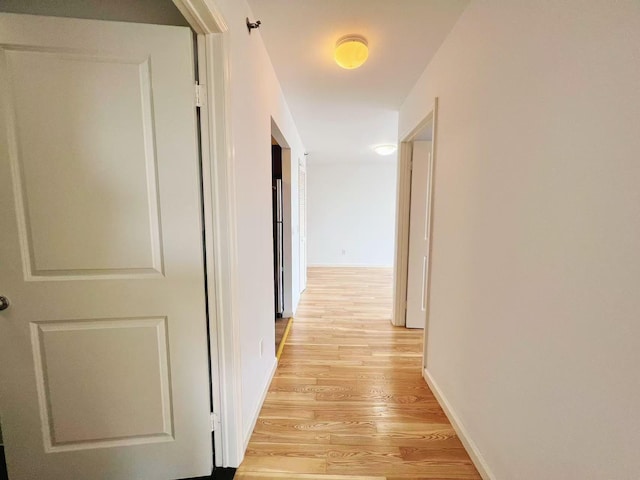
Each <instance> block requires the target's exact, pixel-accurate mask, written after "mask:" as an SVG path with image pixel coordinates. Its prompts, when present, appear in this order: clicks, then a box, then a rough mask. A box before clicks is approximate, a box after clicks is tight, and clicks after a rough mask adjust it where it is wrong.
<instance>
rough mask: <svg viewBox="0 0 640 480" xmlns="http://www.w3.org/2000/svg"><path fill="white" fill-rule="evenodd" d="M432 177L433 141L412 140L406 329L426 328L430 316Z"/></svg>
mask: <svg viewBox="0 0 640 480" xmlns="http://www.w3.org/2000/svg"><path fill="white" fill-rule="evenodd" d="M430 177H431V142H426V141H415V142H413V157H412V170H411V207H410V209H411V210H410V213H409V269H408V280H407V322H406V326H407V328H424V326H425V321H426V315H427V280H428V275H429V272H428V268H429V231H428V230H429V219H428V216H429V211H430V208H429V202H430V197H431V195H430V191H429V186H430V184H431V182H430Z"/></svg>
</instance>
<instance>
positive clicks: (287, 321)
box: [271, 121, 298, 358]
mask: <svg viewBox="0 0 640 480" xmlns="http://www.w3.org/2000/svg"><path fill="white" fill-rule="evenodd" d="M296 166H297V165H296ZM293 167H294V165H293V164H292V157H291V148H290V146H289V143H288V142H287V141H286V139H285V137H284V135H283V134H282V132H281V131H280V129H279V128H278V126H277V125H276V123H275V122H273V121H272V122H271V192H272V197H271V198H272V221H273V294H274V298H273V305H274V313H275V315H274V316H275V318H274V321H275V348H276V357H277V358H280V355H281V354H282V350H283V348H284V344H285V342H286V339H287V335H288V333H289V330H290V328H291V322H292V321H293V312H294V310H295V309H294V298H293V297H294V296H293V288H294V284H295V283H296V282H295V280H294V274H298V272H297V271H296V268H297V267H296V266H295V265H294V264H297V262H295V261H294V260H295V259H294V256H293V253H294V252H293V240H294V234H293V233H294V229H293V220H294V218H293V207H294V203H297V195H296V197H294V189H293V180H294V176H295V180H297V172H296V171H295V170H296V169H295V168H293ZM294 198H295V200H296V202H294ZM296 276H297V275H296Z"/></svg>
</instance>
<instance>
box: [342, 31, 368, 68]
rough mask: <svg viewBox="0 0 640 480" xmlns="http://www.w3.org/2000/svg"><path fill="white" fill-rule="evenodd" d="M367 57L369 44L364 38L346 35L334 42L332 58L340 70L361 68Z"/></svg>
mask: <svg viewBox="0 0 640 480" xmlns="http://www.w3.org/2000/svg"><path fill="white" fill-rule="evenodd" d="M368 57H369V44H368V43H367V40H366V39H365V38H364V37H361V36H359V35H347V36H345V37H342V38H341V39H340V40H338V41H337V42H336V51H335V54H334V58H335V59H336V63H337V64H338V65H340V66H341V67H342V68H346V69H347V70H352V69H354V68H358V67H360V66H362V64H363V63H364V62H366V61H367V58H368Z"/></svg>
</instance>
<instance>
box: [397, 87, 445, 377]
mask: <svg viewBox="0 0 640 480" xmlns="http://www.w3.org/2000/svg"><path fill="white" fill-rule="evenodd" d="M437 119H438V98H437V97H436V98H435V99H434V101H433V105H432V106H431V108H429V109H428V110H427V112H426V115H425V116H424V117H423V118H422V119H421V120H420V121H419V122H418V123H417V124H416V125H414V127H413V128H412V129H411V130H409V131H408V132H405V133H404V134H402V135H400V138H401V139H402V140H401V143H400V155H399V161H398V187H397V193H396V195H397V201H396V204H397V207H396V251H395V258H394V263H393V315H392V317H391V322H392V324H393V325H394V326H398V327H403V326H405V324H406V308H407V274H408V270H409V263H408V262H409V227H410V226H409V213H410V211H411V158H412V155H413V143H412V142H413V139H414V138H415V137H416V135H417V134H418V133H419V132H420V131H421V130H422V129H423V128H424V127H425V126H426V125H427V124H428V123H429V122H431V121H433V132H432V136H433V139H432V143H431V176H430V182H431V185H430V186H429V190H428V192H429V196H430V199H429V212H428V219H427V222H428V225H429V230H428V231H429V240H428V241H429V260H428V264H427V270H428V276H427V288H426V290H427V294H426V303H427V311H426V320H425V328H424V344H423V356H422V368H423V369H424V367H425V364H426V348H427V336H428V333H429V329H428V326H429V310H430V305H431V262H432V259H431V257H432V255H431V251H432V249H433V242H432V241H431V238H433V232H432V225H433V185H434V177H435V164H436V145H437V138H436V135H437V128H438V122H437Z"/></svg>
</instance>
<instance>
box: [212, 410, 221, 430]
mask: <svg viewBox="0 0 640 480" xmlns="http://www.w3.org/2000/svg"><path fill="white" fill-rule="evenodd" d="M209 420H210V421H211V431H212V432H215V431H217V430H218V428H219V427H220V418H219V417H218V414H217V413H213V412H211V415H210V417H209Z"/></svg>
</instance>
